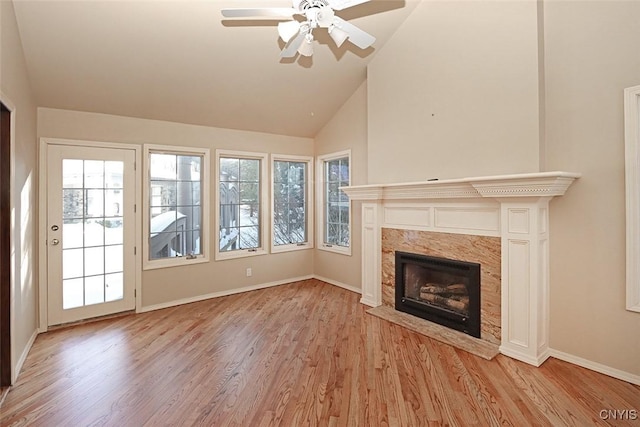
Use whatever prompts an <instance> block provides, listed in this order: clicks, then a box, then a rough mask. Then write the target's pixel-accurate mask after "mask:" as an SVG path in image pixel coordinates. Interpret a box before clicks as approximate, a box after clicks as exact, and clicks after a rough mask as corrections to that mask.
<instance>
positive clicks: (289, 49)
mask: <svg viewBox="0 0 640 427" xmlns="http://www.w3.org/2000/svg"><path fill="white" fill-rule="evenodd" d="M306 35H307V32H306V31H300V32H298V35H297V36H295V37H294V38H293V39H291V40H289V43H287V44H286V45H285V47H284V49H282V52H281V53H280V57H281V58H293V57H294V56H296V53H297V52H298V48H300V46H302V43H303V42H304V36H306Z"/></svg>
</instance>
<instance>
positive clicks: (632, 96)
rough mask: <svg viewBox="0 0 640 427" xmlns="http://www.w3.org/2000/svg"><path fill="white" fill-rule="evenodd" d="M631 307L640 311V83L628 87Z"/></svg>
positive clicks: (628, 206)
mask: <svg viewBox="0 0 640 427" xmlns="http://www.w3.org/2000/svg"><path fill="white" fill-rule="evenodd" d="M624 122H625V161H626V164H625V174H626V193H627V310H631V311H638V312H640V86H634V87H630V88H628V89H625V91H624Z"/></svg>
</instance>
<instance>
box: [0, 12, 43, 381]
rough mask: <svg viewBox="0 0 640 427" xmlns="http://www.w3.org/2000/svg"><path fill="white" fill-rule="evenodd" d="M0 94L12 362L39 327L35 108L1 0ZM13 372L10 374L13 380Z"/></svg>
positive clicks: (19, 357)
mask: <svg viewBox="0 0 640 427" xmlns="http://www.w3.org/2000/svg"><path fill="white" fill-rule="evenodd" d="M0 31H1V33H0V41H1V44H0V49H1V53H0V91H1V92H2V95H1V98H2V101H3V102H4V103H5V104H9V105H7V106H8V107H10V108H11V107H14V108H15V110H14V111H13V113H12V114H13V115H14V117H15V127H14V128H13V129H12V130H13V132H14V138H15V139H14V140H15V180H14V184H13V194H12V198H13V204H14V210H13V221H14V224H15V226H14V227H13V228H12V230H11V234H12V238H13V242H14V253H13V256H14V263H13V273H12V276H13V278H14V280H13V283H12V285H13V295H12V323H13V325H12V327H13V331H12V337H11V339H12V346H11V347H12V349H11V350H12V351H11V363H12V369H13V370H14V371H15V370H16V369H15V368H16V365H17V364H18V363H19V362H20V361H21V360H23V359H24V357H25V356H26V354H25V350H28V346H29V343H30V340H31V339H32V338H33V337H34V334H35V332H36V329H37V321H36V320H37V317H36V316H37V314H36V313H37V310H36V304H37V293H36V282H35V281H36V278H37V272H36V270H35V266H36V264H37V262H36V261H37V259H36V247H37V246H36V220H37V218H36V210H35V205H36V184H37V182H38V177H37V172H36V107H35V103H34V99H33V97H32V94H31V88H30V87H29V81H28V79H27V70H26V65H25V61H24V55H23V53H22V44H21V42H20V36H19V35H18V28H17V24H16V20H15V14H14V11H13V3H12V2H9V1H0ZM16 374H17V373H16V372H14V378H15V375H16Z"/></svg>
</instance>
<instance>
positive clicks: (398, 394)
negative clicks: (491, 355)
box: [0, 280, 640, 426]
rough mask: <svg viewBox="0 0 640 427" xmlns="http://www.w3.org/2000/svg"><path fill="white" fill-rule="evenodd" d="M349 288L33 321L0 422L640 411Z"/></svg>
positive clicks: (611, 385) (617, 386)
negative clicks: (373, 308)
mask: <svg viewBox="0 0 640 427" xmlns="http://www.w3.org/2000/svg"><path fill="white" fill-rule="evenodd" d="M358 300H359V295H357V294H354V293H352V292H349V291H346V290H343V289H341V288H338V287H335V286H332V285H329V284H326V283H323V282H320V281H317V280H308V281H303V282H297V283H293V284H289V285H282V286H278V287H275V288H269V289H264V290H259V291H253V292H248V293H243V294H238V295H232V296H228V297H223V298H216V299H211V300H207V301H202V302H198V303H193V304H188V305H182V306H179V307H174V308H169V309H164V310H158V311H154V312H150V313H144V314H137V315H129V316H125V317H121V318H116V319H109V320H104V321H100V322H96V323H90V324H81V325H78V326H74V327H70V328H66V329H61V330H57V331H53V332H49V333H46V334H42V335H40V336H39V337H38V338H37V340H36V342H35V344H34V346H33V348H32V350H31V352H30V354H29V356H28V358H27V360H26V362H25V365H24V368H23V371H22V373H21V375H20V377H19V380H18V383H17V384H16V385H15V386H14V387H13V388H12V389H11V390H10V392H9V393H8V395H7V396H6V399H5V402H4V404H3V405H2V408H1V409H0V410H1V414H0V425H2V426H173V425H186V426H191V425H202V426H278V425H281V426H315V425H318V426H444V425H449V426H493V425H496V426H497V425H513V426H529V425H540V426H564V425H567V426H590V425H615V426H624V425H628V426H639V425H640V387H637V386H634V385H632V384H629V383H626V382H623V381H620V380H616V379H613V378H611V377H608V376H605V375H602V374H598V373H595V372H592V371H589V370H587V369H583V368H580V367H577V366H574V365H571V364H568V363H565V362H562V361H559V360H555V359H550V360H549V361H547V362H546V363H545V364H544V365H543V366H542V367H540V368H534V367H532V366H529V365H526V364H524V363H521V362H518V361H515V360H513V359H510V358H507V357H504V356H502V355H498V356H497V357H496V358H495V359H493V360H491V361H488V360H484V359H482V358H480V357H477V356H474V355H472V354H470V353H466V352H464V351H462V350H459V349H456V348H453V347H451V346H448V345H446V344H442V343H440V342H438V341H435V340H432V339H430V338H427V337H425V336H423V335H420V334H417V333H415V332H412V331H410V330H408V329H404V328H402V327H400V326H397V325H395V324H392V323H389V322H387V321H385V320H382V319H380V318H377V317H374V316H371V315H368V314H366V313H365V310H366V308H367V307H365V306H363V305H361V304H359V303H358ZM601 410H605V411H606V410H618V411H624V410H628V412H627V416H626V419H619V418H625V416H619V417H618V419H612V418H611V417H610V418H609V419H607V420H603V419H601V417H600V411H601ZM632 411H637V412H632ZM634 413H635V414H637V418H638V419H636V420H633V419H630V418H633V414H634Z"/></svg>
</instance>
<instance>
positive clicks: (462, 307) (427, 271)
mask: <svg viewBox="0 0 640 427" xmlns="http://www.w3.org/2000/svg"><path fill="white" fill-rule="evenodd" d="M395 266H396V271H395V293H396V294H395V308H396V310H399V311H402V312H405V313H409V314H412V315H414V316H418V317H421V318H423V319H426V320H429V321H432V322H435V323H438V324H441V325H443V326H447V327H449V328H452V329H456V330H458V331H462V332H464V333H466V334H468V335H471V336H473V337H476V338H480V264H477V263H472V262H464V261H458V260H453V259H447V258H438V257H433V256H427V255H421V254H415V253H408V252H401V251H396V252H395Z"/></svg>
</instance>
